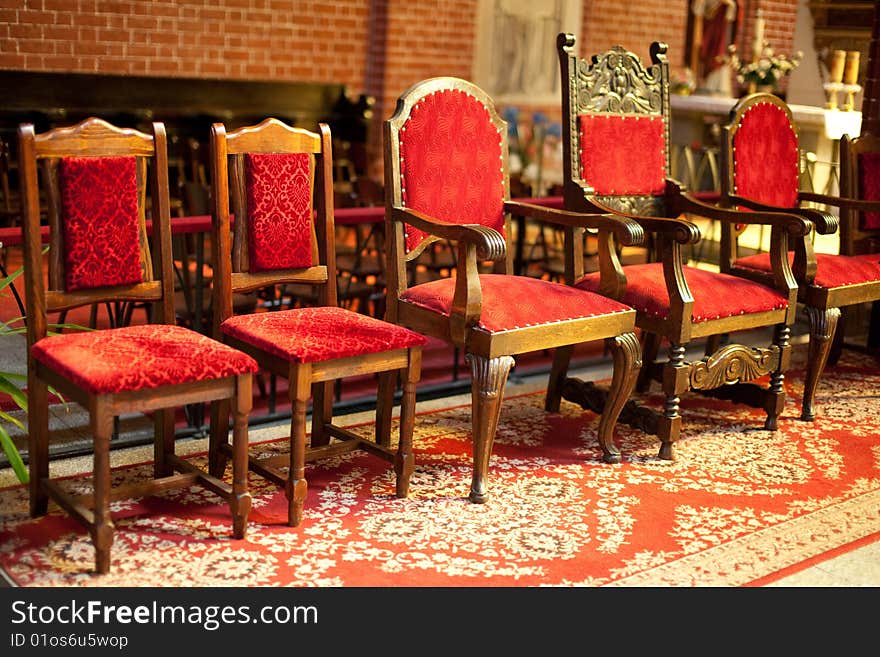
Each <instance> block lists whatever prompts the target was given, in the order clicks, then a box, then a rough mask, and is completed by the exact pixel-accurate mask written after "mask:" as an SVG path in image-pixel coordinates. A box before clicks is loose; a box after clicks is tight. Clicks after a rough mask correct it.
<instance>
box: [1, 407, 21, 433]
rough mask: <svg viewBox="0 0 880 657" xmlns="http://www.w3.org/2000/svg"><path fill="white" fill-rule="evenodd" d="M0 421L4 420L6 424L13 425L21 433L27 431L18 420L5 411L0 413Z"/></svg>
mask: <svg viewBox="0 0 880 657" xmlns="http://www.w3.org/2000/svg"><path fill="white" fill-rule="evenodd" d="M0 420H5V421H6V422H9V423H10V424H14V425H15V426H17V427H18V428H19V429H21V430H22V431H27V429H25V428H24V424H23V423H22V421H21V420H19V419H18V418H17V417H15V416H14V415H10V414H9V413H7V412H6V411H0Z"/></svg>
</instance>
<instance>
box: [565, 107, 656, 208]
mask: <svg viewBox="0 0 880 657" xmlns="http://www.w3.org/2000/svg"><path fill="white" fill-rule="evenodd" d="M578 120H579V126H580V130H581V134H580V145H581V177H582V178H583V179H584V181H585V182H586V183H587V184H588V185H590V186H592V187H593V189H595V190H596V193H597V194H645V195H647V194H662V193H663V191H664V188H665V185H666V134H665V124H664V122H663V118H662V117H660V116H618V115H616V114H583V115H581V116H579V117H578Z"/></svg>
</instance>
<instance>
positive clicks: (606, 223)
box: [504, 201, 645, 246]
mask: <svg viewBox="0 0 880 657" xmlns="http://www.w3.org/2000/svg"><path fill="white" fill-rule="evenodd" d="M504 211H505V212H509V213H510V214H516V215H519V216H522V217H530V218H532V219H538V220H540V221H544V222H546V223H551V224H557V225H559V226H568V227H570V228H593V229H596V230H605V231H609V232H612V233H614V234H615V236H616V237H617V239H618V240H619V241H620V243H621V244H623V245H625V246H636V245H638V244H642V243H643V242H644V241H645V231H644V230H643V229H642V226H641V225H640V224H639V223H638V222H637V221H635V220H633V219H630V218H628V217H624V216H618V215H614V214H585V213H581V212H571V211H569V210H558V209H556V208H547V207H544V206H541V205H532V204H530V203H522V202H520V201H506V202H505V203H504Z"/></svg>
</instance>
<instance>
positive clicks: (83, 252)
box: [59, 155, 143, 291]
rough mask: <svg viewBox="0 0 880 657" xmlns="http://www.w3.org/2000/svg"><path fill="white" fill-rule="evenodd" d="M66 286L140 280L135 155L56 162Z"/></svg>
mask: <svg viewBox="0 0 880 657" xmlns="http://www.w3.org/2000/svg"><path fill="white" fill-rule="evenodd" d="M59 182H60V187H61V216H62V231H63V237H64V275H65V284H66V286H67V290H69V291H73V290H84V289H89V288H94V287H105V286H111V285H129V284H134V283H140V282H141V281H143V275H142V273H141V256H140V238H139V235H138V205H137V178H136V162H135V157H134V156H133V155H132V156H130V157H65V158H61V164H60V167H59Z"/></svg>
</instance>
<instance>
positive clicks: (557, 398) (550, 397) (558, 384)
mask: <svg viewBox="0 0 880 657" xmlns="http://www.w3.org/2000/svg"><path fill="white" fill-rule="evenodd" d="M573 352H574V345H565V346H562V347H557V348H556V351H555V352H554V354H553V367H552V368H551V369H550V380H549V381H548V382H547V396H546V397H545V398H544V410H545V411H547V412H548V413H558V412H559V405H560V403H561V402H562V386H563V384H564V383H565V377H566V375H567V374H568V364H569V363H570V362H571V354H572V353H573Z"/></svg>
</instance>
